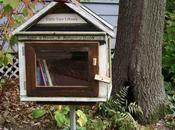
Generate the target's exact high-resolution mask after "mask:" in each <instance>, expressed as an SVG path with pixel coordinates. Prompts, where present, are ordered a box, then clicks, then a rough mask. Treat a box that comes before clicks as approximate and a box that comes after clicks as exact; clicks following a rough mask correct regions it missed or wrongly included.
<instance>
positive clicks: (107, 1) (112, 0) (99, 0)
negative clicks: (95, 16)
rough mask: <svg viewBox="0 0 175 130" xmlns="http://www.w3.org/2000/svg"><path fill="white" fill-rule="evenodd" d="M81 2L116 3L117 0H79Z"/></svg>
mask: <svg viewBox="0 0 175 130" xmlns="http://www.w3.org/2000/svg"><path fill="white" fill-rule="evenodd" d="M80 2H81V3H100V4H101V3H106V4H118V3H119V0H80Z"/></svg>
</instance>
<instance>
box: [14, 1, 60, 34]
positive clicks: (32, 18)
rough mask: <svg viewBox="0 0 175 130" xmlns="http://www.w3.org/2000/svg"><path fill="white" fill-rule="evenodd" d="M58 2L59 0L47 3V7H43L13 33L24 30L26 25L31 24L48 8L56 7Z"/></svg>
mask: <svg viewBox="0 0 175 130" xmlns="http://www.w3.org/2000/svg"><path fill="white" fill-rule="evenodd" d="M56 4H57V2H51V3H50V4H49V5H47V6H46V7H45V8H43V9H42V10H41V11H39V12H38V13H36V14H35V15H34V16H33V17H31V18H30V19H29V20H27V21H26V22H25V23H23V24H22V25H21V26H19V27H18V28H16V29H15V30H14V31H13V32H12V35H15V34H16V33H18V32H20V31H22V30H23V29H25V28H26V27H28V26H30V24H32V23H33V22H34V21H35V20H37V19H38V18H40V17H41V16H42V15H43V14H45V13H46V12H47V11H48V10H50V9H51V8H52V7H54V6H55V5H56Z"/></svg>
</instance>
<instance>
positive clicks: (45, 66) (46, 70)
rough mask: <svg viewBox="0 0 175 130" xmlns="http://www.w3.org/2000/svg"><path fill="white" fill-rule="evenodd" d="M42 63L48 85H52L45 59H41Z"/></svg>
mask: <svg viewBox="0 0 175 130" xmlns="http://www.w3.org/2000/svg"><path fill="white" fill-rule="evenodd" d="M43 65H44V69H45V73H46V76H47V79H48V83H49V86H53V83H52V79H51V76H50V72H49V69H48V66H47V62H46V60H43Z"/></svg>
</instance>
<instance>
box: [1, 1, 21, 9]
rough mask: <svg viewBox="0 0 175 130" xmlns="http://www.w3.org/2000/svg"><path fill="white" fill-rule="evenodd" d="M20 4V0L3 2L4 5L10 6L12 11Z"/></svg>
mask: <svg viewBox="0 0 175 130" xmlns="http://www.w3.org/2000/svg"><path fill="white" fill-rule="evenodd" d="M19 3H20V0H4V1H3V4H4V5H10V6H11V7H12V8H13V9H15V8H17V7H18V5H19Z"/></svg>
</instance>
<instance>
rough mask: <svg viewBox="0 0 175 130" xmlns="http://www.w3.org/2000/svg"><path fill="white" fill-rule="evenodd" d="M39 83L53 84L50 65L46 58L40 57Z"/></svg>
mask: <svg viewBox="0 0 175 130" xmlns="http://www.w3.org/2000/svg"><path fill="white" fill-rule="evenodd" d="M36 75H37V84H38V85H41V86H53V83H52V79H51V76H50V72H49V69H48V65H47V62H46V60H45V59H38V60H37V66H36Z"/></svg>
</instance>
